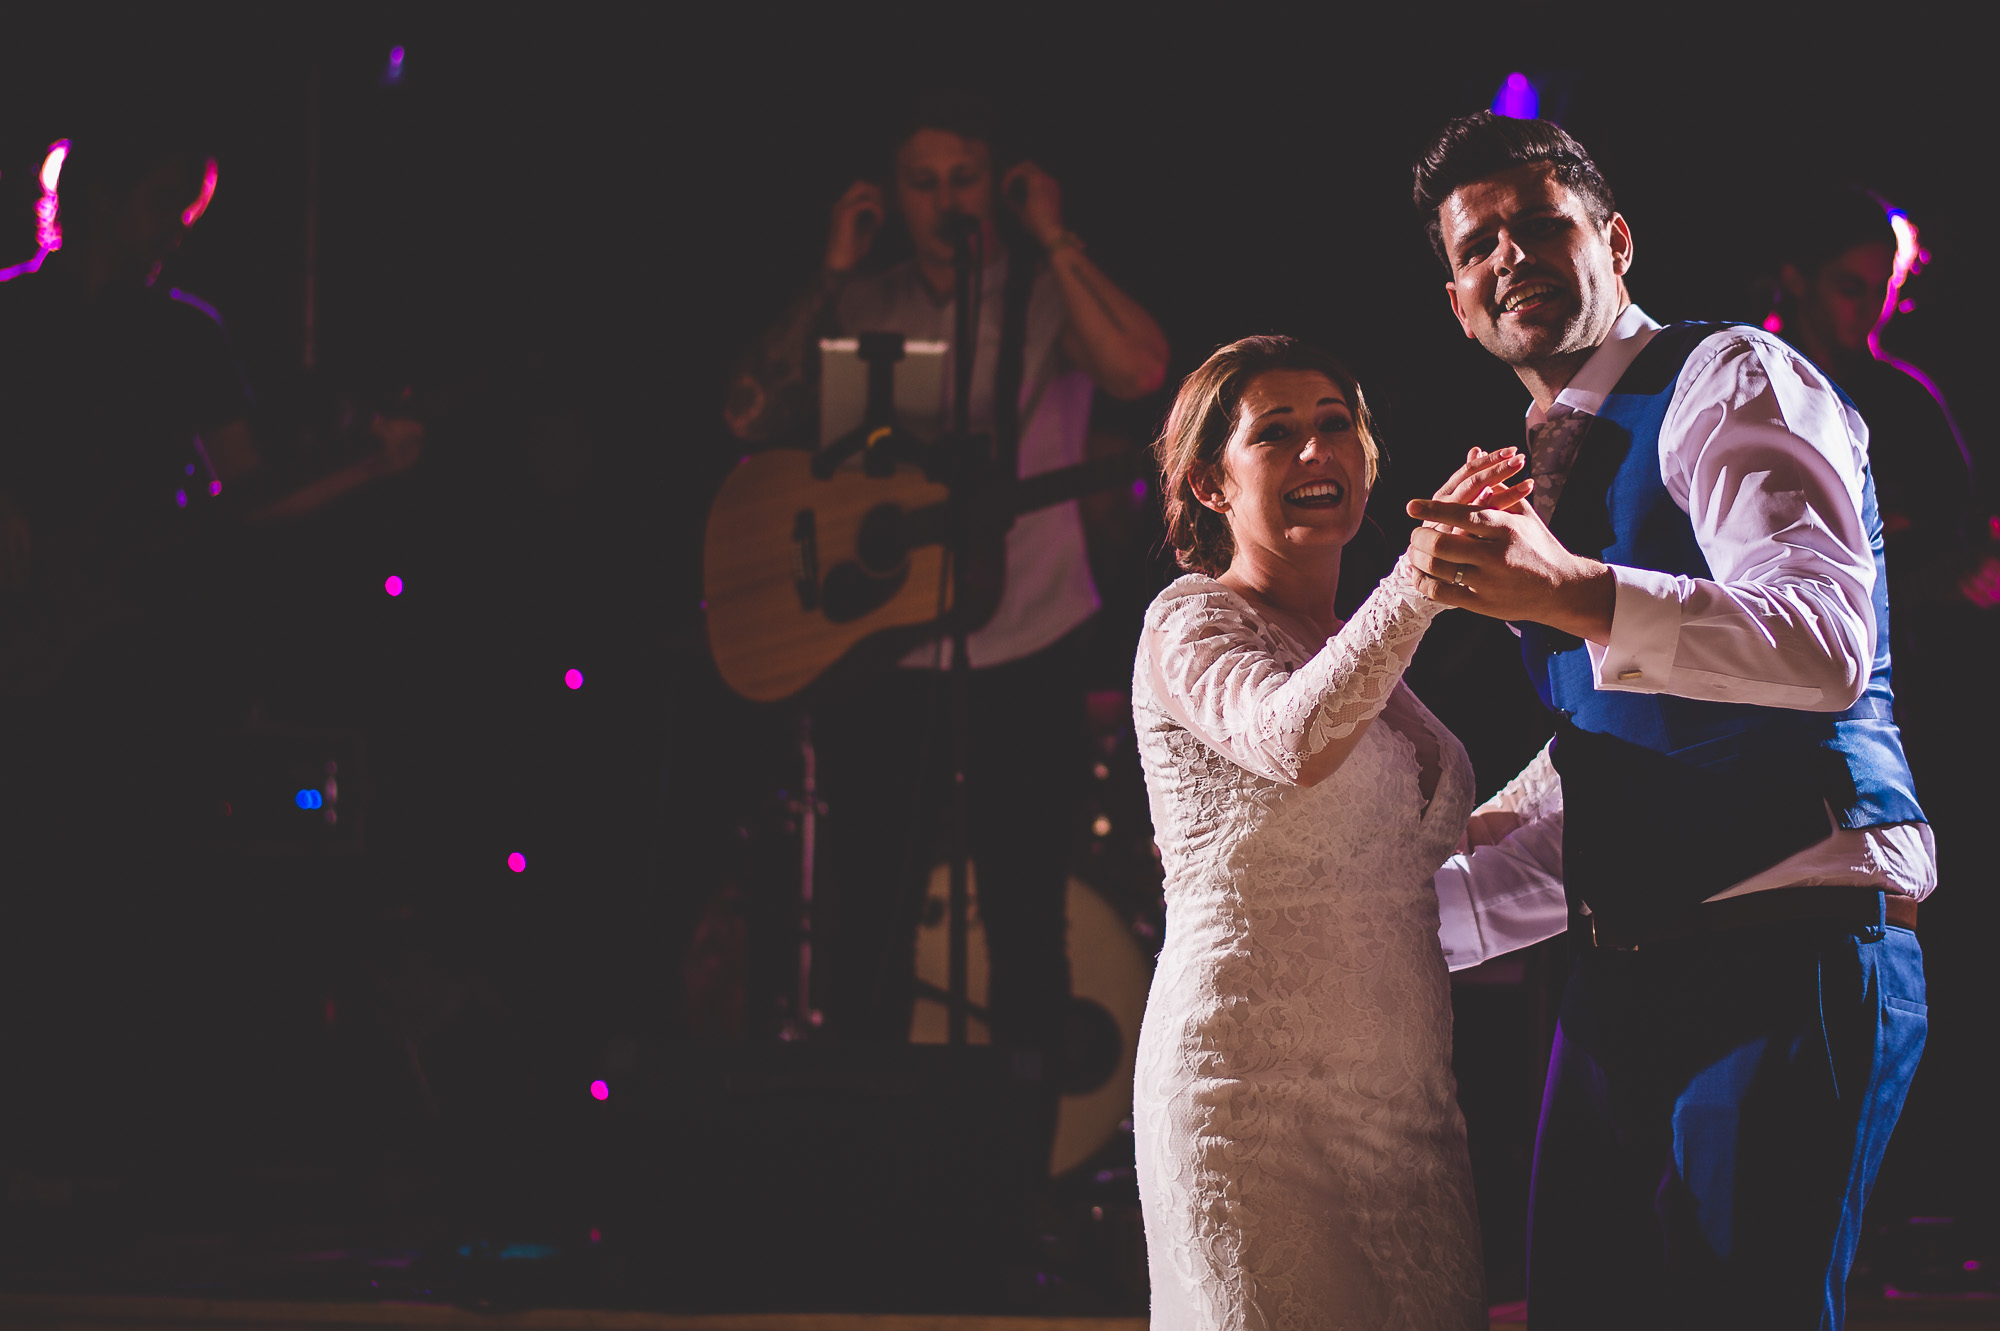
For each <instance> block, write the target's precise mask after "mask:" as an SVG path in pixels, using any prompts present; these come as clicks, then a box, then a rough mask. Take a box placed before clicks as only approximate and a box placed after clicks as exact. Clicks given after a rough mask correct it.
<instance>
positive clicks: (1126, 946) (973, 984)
mask: <svg viewBox="0 0 2000 1331" xmlns="http://www.w3.org/2000/svg"><path fill="white" fill-rule="evenodd" d="M970 870H971V871H970V873H969V875H968V877H969V879H970V883H971V889H972V910H971V914H970V916H969V918H968V927H967V930H966V977H965V978H966V997H967V999H968V1000H969V1001H970V1002H971V1003H972V1004H973V1005H974V1006H975V1007H979V1008H982V1009H983V1008H984V1007H985V1004H986V995H987V956H986V930H985V927H984V925H983V924H982V923H981V922H980V918H979V870H978V865H976V864H975V865H972V866H970ZM950 885H951V875H950V870H949V868H948V866H946V865H942V864H941V865H939V866H937V868H936V869H934V870H933V871H932V872H931V881H930V900H929V901H928V902H926V903H925V910H924V914H923V924H922V926H921V928H920V930H919V932H918V934H917V979H918V981H919V993H918V998H917V1004H916V1010H915V1013H914V1014H913V1016H912V1018H911V1021H910V1040H911V1041H912V1042H913V1043H917V1044H943V1043H944V1042H945V1039H946V1011H945V1004H944V1002H943V1000H942V999H941V998H938V997H932V996H928V995H927V994H926V992H925V990H926V989H928V990H929V991H930V993H931V994H935V993H939V992H941V991H943V990H944V989H945V988H946V984H947V980H948V965H947V948H948V946H949V941H950V940H949V934H950V929H949V927H948V925H947V923H946V921H947V919H948V918H949V910H948V908H947V905H948V902H949V901H950V892H951V886H950ZM1068 910H1069V966H1070V994H1071V1000H1070V1001H1071V1004H1072V1010H1071V1020H1070V1025H1069V1029H1070V1032H1071V1040H1070V1044H1071V1051H1070V1055H1071V1061H1072V1063H1073V1064H1077V1065H1078V1066H1074V1067H1072V1068H1071V1069H1070V1070H1069V1071H1070V1074H1071V1082H1072V1086H1073V1088H1074V1089H1072V1090H1069V1091H1066V1092H1065V1093H1064V1095H1063V1097H1062V1099H1061V1102H1060V1104H1059V1106H1058V1108H1057V1112H1056V1136H1055V1146H1054V1148H1053V1150H1051V1152H1050V1155H1049V1172H1050V1173H1051V1174H1064V1173H1067V1172H1069V1171H1070V1170H1072V1169H1074V1168H1076V1167H1077V1166H1078V1165H1080V1164H1082V1163H1083V1162H1084V1161H1086V1160H1088V1159H1089V1158H1090V1157H1091V1156H1092V1155H1094V1154H1096V1153H1097V1151H1098V1150H1099V1149H1100V1148H1101V1147H1102V1146H1103V1145H1104V1143H1105V1142H1107V1141H1109V1140H1111V1135H1112V1133H1114V1132H1116V1131H1117V1129H1118V1124H1119V1123H1120V1121H1121V1120H1123V1119H1125V1118H1126V1117H1128V1116H1129V1115H1130V1114H1131V1112H1132V1069H1133V1063H1134V1059H1135V1055H1136V1052H1137V1046H1138V1042H1139V1020H1140V1018H1141V1017H1142V1016H1144V1015H1145V1011H1146V989H1147V987H1148V986H1149V985H1150V984H1151V983H1152V963H1151V961H1150V959H1149V957H1148V956H1147V954H1146V952H1145V950H1143V949H1142V948H1141V947H1140V945H1139V942H1138V940H1137V939H1135V938H1134V937H1133V934H1132V930H1131V928H1130V927H1129V926H1128V924H1127V923H1126V921H1125V920H1124V919H1123V918H1121V917H1120V916H1119V914H1118V912H1117V911H1115V910H1114V909H1112V906H1111V903H1110V902H1108V901H1106V900H1105V899H1104V897H1103V896H1102V895H1100V894H1099V893H1098V892H1097V891H1096V889H1094V888H1092V887H1091V886H1090V885H1089V884H1088V883H1085V882H1083V881H1082V880H1081V879H1078V878H1071V879H1070V880H1069V894H1068ZM966 1028H967V1029H966V1038H967V1039H968V1040H969V1041H970V1042H971V1043H973V1044H986V1043H988V1042H989V1041H990V1038H991V1037H990V1035H989V1033H988V1031H987V1029H986V1024H985V1022H983V1021H981V1020H980V1019H979V1016H978V1015H977V1014H976V1013H975V1014H973V1015H972V1016H970V1017H969V1018H968V1020H967V1022H966Z"/></svg>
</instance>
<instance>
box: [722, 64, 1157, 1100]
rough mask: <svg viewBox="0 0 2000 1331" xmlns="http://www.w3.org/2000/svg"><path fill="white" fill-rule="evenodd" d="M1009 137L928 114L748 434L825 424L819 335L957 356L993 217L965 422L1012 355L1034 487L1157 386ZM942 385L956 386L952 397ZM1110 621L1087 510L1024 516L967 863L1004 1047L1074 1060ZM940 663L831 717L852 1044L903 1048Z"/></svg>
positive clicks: (928, 109) (940, 654)
mask: <svg viewBox="0 0 2000 1331" xmlns="http://www.w3.org/2000/svg"><path fill="white" fill-rule="evenodd" d="M994 144H995V133H994V125H993V117H992V114H991V111H990V108H989V107H988V106H987V105H986V104H985V103H984V102H983V101H982V100H981V99H979V98H976V97H972V96H969V95H964V94H944V95H932V96H926V97H923V98H920V99H918V100H917V102H916V104H915V105H914V106H913V107H912V108H911V113H910V115H909V116H908V117H907V119H906V120H905V122H904V124H903V125H902V127H901V133H900V134H899V135H898V137H897V139H896V142H895V148H894V159H893V174H892V176H891V179H890V180H889V182H888V184H887V185H886V187H885V186H883V185H879V184H876V183H874V182H872V181H866V180H863V181H856V182H855V183H854V184H853V185H852V186H851V187H850V188H849V189H848V190H847V192H846V193H845V194H843V195H842V196H841V197H840V199H839V201H838V202H837V203H835V204H834V207H833V215H832V223H831V226H830V228H829V235H828V237H827V244H826V261H825V265H824V267H823V268H822V269H821V271H820V273H819V275H818V277H817V278H816V279H815V280H814V281H813V283H812V285H811V286H810V287H809V288H808V289H807V291H806V292H805V294H804V295H803V296H801V297H800V298H799V300H798V301H797V302H796V303H794V304H793V305H792V306H791V307H790V308H789V309H787V310H786V311H785V313H784V314H783V315H782V316H781V317H780V318H779V319H778V321H777V322H776V323H775V324H774V325H773V326H772V327H771V329H770V331H769V332H767V333H766V334H765V335H764V336H763V338H762V339H760V340H759V341H758V342H757V343H756V344H755V345H754V346H752V347H751V348H750V349H749V350H748V351H747V352H746V353H745V354H744V355H743V357H742V358H741V360H740V361H739V362H738V365H737V367H736V370H735V372H734V374H733V376H732V381H731V384H730V389H729V394H728V401H727V404H726V406H725V409H724V413H723V416H724V420H725V421H726V422H727V424H728V426H729V428H730V430H731V432H732V433H733V434H734V435H735V436H736V437H737V438H739V439H741V440H744V441H748V442H753V443H761V442H768V441H773V440H777V439H779V438H782V437H786V436H789V435H792V434H793V433H795V432H797V431H799V430H801V428H802V427H806V426H809V425H810V423H811V422H812V421H813V419H814V408H815V404H816V400H817V390H818V384H817V368H818V339H819V338H821V337H831V336H851V335H854V334H857V333H862V332H900V333H902V334H904V335H905V336H906V337H910V338H922V339H935V340H939V341H950V340H951V336H952V330H953V320H954V294H953V292H954V285H953V270H952V256H953V246H952V242H951V240H950V238H949V236H948V235H947V234H946V233H945V231H944V229H943V223H944V222H945V221H946V219H947V217H948V216H949V215H952V214H961V215H966V216H970V217H972V218H976V219H977V220H978V222H979V225H980V228H981V233H982V239H983V242H984V243H983V246H982V249H981V251H980V252H981V253H983V254H985V255H986V256H988V261H987V264H986V267H985V271H984V273H983V274H982V279H981V281H982V287H981V290H982V298H981V301H980V323H979V333H978V345H977V348H976V352H975V357H974V369H973V381H972V402H971V404H970V405H971V410H970V415H971V428H972V429H973V430H974V431H992V430H993V429H994V427H995V420H994V398H995V385H996V379H997V378H998V367H999V364H1000V361H1001V358H1002V349H1003V348H1002V344H1003V342H1004V341H1005V340H1007V338H1008V336H1010V335H1011V336H1012V337H1015V338H1018V339H1020V344H1019V352H1020V361H1019V364H1020V365H1021V367H1022V369H1021V371H1020V384H1019V399H1018V400H1019V403H1020V413H1019V421H1020V430H1019V474H1020V475H1022V476H1031V475H1035V474H1037V473H1040V472H1044V471H1050V470H1053V469H1055V468H1058V467H1063V466H1066V465H1069V464H1072V463H1077V462H1081V461H1083V459H1084V439H1085V434H1086V431H1087V428H1088V426H1089V422H1090V406H1091V397H1092V394H1093V393H1094V392H1095V391H1096V390H1098V389H1100V388H1101V389H1103V390H1104V391H1105V392H1107V393H1109V394H1111V395H1112V396H1113V397H1117V398H1123V399H1132V398H1138V397H1142V396H1144V395H1145V394H1147V393H1150V392H1152V391H1154V390H1155V389H1157V388H1158V387H1159V386H1160V384H1161V382H1162V380H1163V379H1164V378H1165V376H1166V370H1167V341H1166V337H1165V335H1164V334H1163V333H1162V332H1161V331H1160V327H1159V325H1158V324H1157V323H1156V322H1155V321H1154V320H1153V318H1152V316H1151V315H1149V314H1148V313H1147V312H1146V311H1145V309H1144V308H1142V307H1141V306H1140V305H1139V304H1138V302H1137V301H1135V300H1133V299H1132V298H1131V297H1130V296H1128V295H1126V294H1125V293H1124V292H1123V291H1121V290H1120V289H1119V288H1118V287H1117V286H1116V285H1114V284H1113V283H1112V282H1111V280H1110V279H1109V278H1108V277H1106V276H1105V275H1104V272H1103V270H1102V269H1100V268H1099V267H1098V266H1097V265H1096V264H1095V263H1094V262H1093V261H1092V260H1091V259H1090V258H1089V256H1088V255H1087V254H1086V253H1085V246H1084V242H1083V241H1082V240H1081V239H1080V238H1078V237H1077V235H1076V234H1075V233H1074V232H1071V231H1069V230H1067V229H1066V228H1065V227H1064V226H1063V219H1062V206H1061V191H1060V189H1059V188H1058V186H1057V183H1056V181H1055V180H1054V179H1053V178H1051V177H1050V176H1049V175H1048V173H1047V172H1045V171H1043V170H1042V169H1041V168H1040V167H1038V166H1036V165H1035V164H1034V163H1033V162H1029V161H1021V162H1018V163H1015V164H1014V165H1012V166H1011V167H1008V168H1007V169H1006V170H1005V171H1004V172H1000V171H997V170H996V161H995V152H994ZM1003 199H1004V201H1005V205H1006V207H1007V208H1008V209H1009V210H1010V212H1011V214H1012V218H1013V219H1014V220H1015V221H1017V222H1018V223H1019V225H1018V227H1014V226H1009V227H1008V228H1007V230H1008V231H1009V232H1016V233H1020V239H1019V240H1017V241H1016V242H1015V243H1014V244H1012V245H1006V246H1003V245H1002V243H1001V236H1000V232H999V228H998V227H997V226H996V222H997V221H998V220H999V218H998V216H997V211H998V208H999V206H1000V205H1001V202H1002V200H1003ZM891 219H894V220H895V221H898V222H900V223H901V225H902V226H903V227H904V229H906V230H907V232H908V234H909V239H910V242H911V244H912V246H913V247H914V249H915V254H914V256H913V257H911V258H909V259H907V260H905V261H903V262H901V263H898V264H895V265H894V266H892V267H888V268H885V269H880V270H878V271H868V272H864V271H862V270H861V264H862V261H863V259H864V258H865V257H866V256H867V255H868V253H869V251H870V249H871V248H872V247H873V244H874V242H875V239H876V237H877V236H878V235H879V234H880V232H881V231H882V229H883V224H884V223H885V222H888V221H890V220H891ZM1020 264H1032V265H1034V271H1033V273H1032V285H1031V286H1030V287H1029V288H1028V292H1027V301H1026V314H1025V318H1024V319H1019V320H1018V323H1019V324H1020V325H1021V326H1019V327H1016V328H1013V329H1008V328H1006V327H1005V326H1004V325H1005V324H1006V323H1007V322H1008V320H1007V319H1006V318H1005V317H1004V313H1003V312H1004V309H1005V307H1006V306H1007V304H1008V301H1007V300H1006V298H1005V293H1006V291H1007V289H1008V275H1009V271H1010V269H1011V268H1012V267H1013V266H1015V265H1020ZM1015 276H1016V280H1017V281H1020V280H1022V279H1024V278H1025V277H1027V276H1028V275H1027V274H1016V275H1015ZM950 382H951V378H950V375H949V374H947V376H946V383H947V388H946V390H945V391H946V392H949V391H950V389H949V384H950ZM945 418H946V408H945V404H942V403H941V404H940V417H939V419H940V420H943V419H945ZM1097 606H1098V598H1097V591H1096V588H1095V587H1094V586H1093V584H1092V582H1091V577H1090V569H1089V566H1088V564H1087V562H1086V559H1085V552H1084V533H1083V523H1082V519H1081V517H1080V516H1079V514H1078V509H1077V505H1076V503H1075V502H1074V501H1072V502H1069V503H1065V504H1061V505H1058V506H1056V507H1052V508H1046V509H1042V510H1039V511H1036V512H1032V513H1027V514H1024V515H1022V516H1021V517H1020V518H1019V519H1018V520H1017V521H1016V522H1015V524H1014V527H1013V529H1012V531H1011V532H1010V533H1009V534H1008V537H1007V552H1006V580H1005V585H1004V591H1003V594H1002V596H1001V599H1000V603H999V608H998V609H997V611H996V612H995V613H994V615H993V618H992V619H991V620H990V621H989V622H988V623H987V624H986V625H985V626H984V627H983V628H981V629H980V630H979V631H977V632H975V633H973V634H972V635H971V638H970V640H969V642H968V646H967V650H968V654H969V656H970V657H971V665H972V667H973V671H972V685H971V716H972V724H971V734H970V743H971V750H970V763H969V767H968V771H969V773H970V781H971V783H972V786H971V792H970V793H971V805H972V826H971V843H972V857H973V860H974V864H975V873H976V875H977V882H978V888H979V899H980V913H981V918H982V919H983V921H984V923H985V928H986V939H987V947H988V952H989V955H990V958H991V963H992V972H991V974H992V981H991V987H990V991H989V993H990V1001H991V1009H992V1029H993V1037H994V1040H995V1042H996V1043H1000V1044H1007V1045H1013V1046H1016V1047H1021V1048H1037V1049H1042V1050H1045V1051H1051V1052H1053V1051H1055V1050H1056V1049H1057V1048H1058V1047H1059V1041H1060V1035H1061V1023H1062V1020H1063V1012H1064V1006H1065V1003H1066V1001H1067V995H1068V986H1069V977H1068V962H1067V960H1066V953H1065V947H1064V941H1063V909H1064V885H1065V881H1066V877H1067V868H1068V863H1067V861H1068V854H1069V848H1070V831H1071V826H1070V824H1071V821H1072V818H1073V815H1074V804H1075V802H1074V800H1073V799H1071V798H1070V796H1071V794H1072V790H1071V785H1070V782H1069V777H1070V774H1071V773H1072V771H1075V770H1077V769H1079V768H1080V767H1081V737H1082V733H1083V727H1082V687H1081V683H1080V679H1079V674H1078V666H1077V651H1076V643H1075V641H1074V639H1075V636H1076V635H1075V632H1074V631H1075V630H1076V629H1077V628H1078V626H1079V625H1081V624H1082V622H1083V621H1084V620H1085V619H1087V618H1088V617H1089V616H1090V615H1091V614H1092V613H1093V612H1094V611H1095V610H1096V609H1097ZM948 655H949V644H940V645H938V646H937V647H932V646H925V647H922V648H920V649H918V650H917V651H916V652H913V653H912V654H911V655H910V656H909V657H908V658H906V659H905V660H904V662H903V663H902V665H903V668H902V669H898V670H894V671H889V672H886V673H885V674H884V675H882V676H878V677H876V678H875V679H873V680H870V681H866V682H864V683H862V684H860V685H858V686H856V687H855V688H854V689H853V690H852V691H851V692H850V693H848V694H846V695H843V696H842V697H841V698H840V699H839V700H838V701H835V702H830V703H827V704H822V706H821V707H820V708H819V709H818V711H817V712H816V713H815V717H814V721H815V728H816V733H817V735H818V737H819V755H820V760H819V761H820V774H821V776H820V779H821V788H822V790H824V792H825V794H826V799H827V804H828V810H829V812H828V816H827V822H826V831H825V833H824V835H825V841H824V842H823V843H822V844H823V846H824V858H823V860H822V863H823V865H824V866H825V870H826V873H825V881H826V891H827V895H828V896H830V897H831V898H832V900H833V903H834V906H833V914H834V918H833V919H831V920H828V921H826V922H825V924H824V925H823V928H824V930H825V933H826V934H830V935H831V936H832V937H831V946H830V947H829V949H828V950H827V952H824V953H822V955H823V956H825V957H826V965H825V968H824V969H823V970H822V972H821V974H822V977H823V979H824V988H823V990H822V994H823V1003H824V1011H825V1012H826V1016H827V1022H828V1027H829V1030H830V1032H831V1033H833V1034H836V1035H837V1036H839V1037H840V1038H843V1039H851V1040H877V1041H900V1040H903V1039H905V1038H906V1037H907V1033H908V1031H909V1025H910V1014H911V1003H912V993H913V991H912V972H913V968H914V937H915V928H916V924H917V908H918V905H919V904H920V903H921V901H922V900H923V882H924V880H925V879H927V877H928V875H929V871H930V867H931V865H932V864H933V863H935V862H936V860H937V858H938V855H937V853H936V851H937V847H938V846H939V845H941V844H942V829H943V816H944V812H945V809H946V807H947V801H946V798H945V795H946V780H947V772H948V767H947V765H946V764H947V762H948V758H949V749H950V740H949V732H948V730H947V729H946V720H945V715H944V703H945V699H946V696H947V690H946V689H945V688H944V687H943V684H942V672H941V671H939V670H938V669H937V668H936V667H937V666H939V665H944V664H948V663H949V662H948ZM829 953H830V955H829ZM1052 1071H1053V1069H1052ZM1051 1105H1053V1101H1052V1102H1051Z"/></svg>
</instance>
